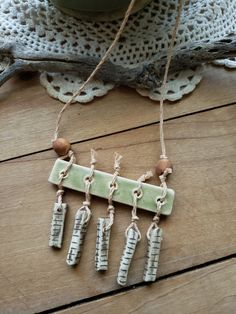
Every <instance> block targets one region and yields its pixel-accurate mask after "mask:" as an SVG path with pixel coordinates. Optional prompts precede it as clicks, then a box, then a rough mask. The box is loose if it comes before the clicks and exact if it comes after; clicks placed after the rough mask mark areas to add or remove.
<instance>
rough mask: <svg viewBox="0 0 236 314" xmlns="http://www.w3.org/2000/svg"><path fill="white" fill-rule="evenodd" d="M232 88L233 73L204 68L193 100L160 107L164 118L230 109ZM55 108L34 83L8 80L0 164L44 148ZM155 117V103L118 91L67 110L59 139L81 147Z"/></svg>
mask: <svg viewBox="0 0 236 314" xmlns="http://www.w3.org/2000/svg"><path fill="white" fill-rule="evenodd" d="M235 84H236V75H235V72H234V71H226V70H224V69H222V68H214V67H210V68H209V69H206V73H205V77H204V79H203V81H202V82H201V83H200V85H199V87H198V88H197V89H196V91H195V92H194V93H193V94H191V95H189V96H186V97H184V99H183V100H182V101H180V102H177V103H175V104H169V105H166V107H165V117H166V118H170V117H176V116H179V115H183V114H187V113H191V112H196V111H200V110H203V109H208V108H212V107H217V106H221V105H224V104H228V103H233V102H235V101H236V92H235ZM61 107H62V104H61V103H60V102H59V101H57V100H54V99H52V98H50V97H49V96H48V95H47V93H46V91H45V90H44V88H43V87H41V86H40V85H39V83H38V81H37V78H35V79H33V80H31V81H26V82H25V81H24V82H23V81H19V80H18V79H12V80H11V81H9V82H8V83H7V84H6V85H4V86H3V87H2V88H1V90H0V135H1V136H0V145H1V156H0V160H5V159H8V158H13V157H16V156H20V155H26V154H29V153H32V152H37V151H40V150H44V149H47V148H49V147H50V146H51V138H52V136H53V131H54V126H55V121H56V117H57V114H58V112H59V110H60V108H61ZM158 115H159V113H158V103H156V102H153V101H151V100H149V99H147V98H144V97H141V96H140V95H138V94H137V93H136V92H135V91H133V90H131V89H128V88H119V89H116V90H114V91H112V92H110V93H109V94H108V95H107V96H105V97H103V98H98V99H97V100H95V101H94V102H92V103H91V104H90V105H74V106H71V108H70V109H69V110H68V111H67V112H66V113H65V116H64V117H63V122H62V134H63V136H65V137H67V138H69V139H70V141H71V142H76V141H82V140H86V139H91V138H94V137H98V136H102V135H106V134H111V133H114V132H119V131H122V130H127V129H131V128H134V127H137V126H141V125H146V124H149V123H152V122H155V121H158ZM16 143H17V144H16Z"/></svg>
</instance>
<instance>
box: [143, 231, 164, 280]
mask: <svg viewBox="0 0 236 314" xmlns="http://www.w3.org/2000/svg"><path fill="white" fill-rule="evenodd" d="M161 240H162V229H161V228H159V227H155V228H153V229H151V231H150V239H149V240H148V249H147V257H146V263H145V269H144V275H143V280H144V281H155V280H156V277H157V268H158V261H159V256H160V248H161Z"/></svg>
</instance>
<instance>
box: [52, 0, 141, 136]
mask: <svg viewBox="0 0 236 314" xmlns="http://www.w3.org/2000/svg"><path fill="white" fill-rule="evenodd" d="M135 2H136V0H131V1H130V4H129V6H128V8H127V11H126V12H125V16H124V19H123V20H122V23H121V25H120V27H119V29H118V31H117V33H116V36H115V38H114V40H113V41H112V43H111V45H110V47H109V48H108V49H107V51H106V52H105V54H104V55H103V57H102V58H101V60H100V62H99V63H98V64H97V66H96V67H95V69H94V70H93V72H92V73H91V74H90V76H89V77H88V78H87V80H86V81H85V82H84V83H83V84H82V85H81V86H80V88H79V89H78V91H76V92H75V93H74V94H73V95H72V97H71V98H70V99H69V100H68V101H67V103H66V104H65V105H64V106H63V107H62V109H61V110H60V112H59V114H58V117H57V121H56V128H55V132H54V139H53V141H55V140H56V139H57V138H58V136H59V128H60V123H61V119H62V115H63V113H64V112H65V110H66V109H67V108H68V107H69V106H70V105H71V104H72V102H73V101H74V100H75V98H76V97H77V96H79V95H80V94H81V92H82V91H83V90H84V88H85V87H86V86H87V85H88V84H89V83H90V82H91V81H92V79H93V78H94V77H95V75H96V74H97V72H98V71H99V70H100V68H101V67H102V65H103V64H104V63H105V62H106V61H107V59H108V57H109V55H110V54H111V51H112V50H113V48H114V47H115V45H116V43H117V42H118V40H119V39H120V36H121V35H122V33H123V31H124V28H125V26H126V24H127V21H128V19H129V16H130V14H131V12H132V9H133V7H134V4H135Z"/></svg>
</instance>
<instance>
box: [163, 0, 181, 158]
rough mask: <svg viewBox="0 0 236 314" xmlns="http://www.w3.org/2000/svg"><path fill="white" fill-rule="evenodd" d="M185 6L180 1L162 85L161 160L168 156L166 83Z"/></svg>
mask: <svg viewBox="0 0 236 314" xmlns="http://www.w3.org/2000/svg"><path fill="white" fill-rule="evenodd" d="M183 4H184V0H179V1H178V12H177V17H176V21H175V25H174V28H173V31H172V36H171V42H170V46H169V49H168V52H167V62H166V66H165V72H164V78H163V81H162V85H161V89H160V90H161V95H160V109H159V110H160V126H159V129H160V145H161V155H160V158H161V159H167V156H166V145H165V136H164V108H163V104H164V96H165V92H166V83H167V77H168V72H169V68H170V63H171V59H172V56H173V51H174V46H175V40H176V36H177V30H178V27H179V24H180V19H181V13H182V9H183Z"/></svg>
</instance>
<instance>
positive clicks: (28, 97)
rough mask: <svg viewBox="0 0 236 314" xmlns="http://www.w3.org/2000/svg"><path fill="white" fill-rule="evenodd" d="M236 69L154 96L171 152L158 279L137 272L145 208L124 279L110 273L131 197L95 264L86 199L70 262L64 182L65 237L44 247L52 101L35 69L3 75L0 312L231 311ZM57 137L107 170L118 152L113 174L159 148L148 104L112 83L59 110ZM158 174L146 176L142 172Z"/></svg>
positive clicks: (70, 196)
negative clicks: (106, 263) (170, 205)
mask: <svg viewBox="0 0 236 314" xmlns="http://www.w3.org/2000/svg"><path fill="white" fill-rule="evenodd" d="M235 86H236V75H235V71H232V72H231V71H226V70H224V69H222V68H213V67H211V68H207V69H206V73H205V77H204V79H203V81H202V82H201V84H200V85H199V87H198V88H197V89H196V91H195V92H194V93H193V94H192V95H189V96H186V97H185V98H184V99H183V100H181V101H179V102H176V103H173V104H166V105H165V118H166V120H167V122H166V124H165V135H166V143H167V150H168V154H169V156H170V157H171V159H172V161H173V163H174V170H175V171H174V175H172V176H171V177H170V180H169V186H170V187H172V188H173V189H175V191H176V199H175V206H174V211H173V214H172V215H171V216H170V217H169V218H167V219H163V220H162V222H161V225H162V227H163V231H164V240H163V242H162V243H163V245H162V251H161V257H160V268H159V272H158V280H157V282H155V283H153V284H151V285H146V284H144V283H143V282H142V274H143V268H144V256H145V249H146V240H145V232H146V230H147V228H148V226H149V224H150V221H151V219H152V215H151V214H149V213H145V212H142V211H141V210H140V211H139V216H140V221H139V226H140V229H141V232H142V234H143V240H142V241H141V243H140V244H139V246H138V249H137V252H136V254H135V258H134V261H133V264H132V267H131V270H130V276H129V283H128V285H127V287H125V288H120V287H119V286H118V285H117V284H116V275H117V270H118V266H119V260H120V256H121V254H122V248H123V244H124V231H125V229H126V227H127V225H128V223H129V218H130V208H129V207H127V206H124V205H119V204H117V213H116V218H115V225H114V227H113V229H112V236H111V251H110V268H109V271H108V272H107V273H106V274H98V273H96V272H95V270H94V252H95V238H96V221H97V218H98V217H99V216H101V215H104V214H105V213H106V206H107V204H106V202H105V201H104V200H101V199H98V198H94V199H93V204H92V210H93V216H92V220H91V222H90V225H89V229H88V233H87V236H86V241H85V246H84V251H83V255H82V258H81V262H80V265H79V266H78V267H76V268H69V267H68V266H67V265H66V263H65V258H66V253H67V250H68V245H69V241H70V237H71V230H72V226H73V219H74V215H75V211H76V209H78V207H80V205H81V202H82V200H83V195H82V194H79V193H76V192H71V191H68V192H67V193H66V196H65V199H66V202H68V203H69V205H70V209H69V212H68V216H67V223H66V230H65V238H64V245H63V248H62V250H60V251H56V250H52V249H50V248H49V247H48V234H49V227H50V221H51V211H52V206H53V203H54V199H55V191H56V189H55V187H54V186H52V185H50V184H49V183H48V182H47V179H48V175H49V173H50V170H51V168H52V165H53V163H54V161H55V158H56V156H55V153H54V152H53V151H52V149H51V147H50V146H51V144H50V139H51V137H52V134H53V129H54V123H55V119H56V116H57V114H58V111H59V109H60V108H61V107H62V104H61V103H60V102H59V101H56V100H53V99H51V98H50V97H49V96H48V95H47V93H46V91H45V90H44V89H43V87H41V86H40V85H39V83H38V78H37V77H36V78H34V79H31V80H30V81H23V80H21V79H19V78H15V79H12V80H11V81H9V82H8V83H7V84H5V85H4V86H3V87H2V88H1V90H0V120H1V121H0V134H1V164H0V180H1V182H0V186H1V190H0V200H1V220H0V221H1V229H0V235H1V236H0V239H1V244H0V245H1V250H0V254H1V256H0V270H1V273H0V276H1V277H0V279H1V280H0V313H4V314H5V313H16V314H20V313H55V312H56V313H66V314H69V313H70V314H72V313H75V314H76V313H96V314H98V313H124V314H125V313H141V314H144V313H148V314H149V313H165V314H169V313H171V314H172V313H175V314H187V313H188V314H190V313H198V314H203V313H204V314H213V313H214V314H233V313H236V265H235V257H236V255H235V252H236V211H235V210H236V205H235V204H236V175H235V173H236V136H235V135H236V106H235V102H236V89H235ZM62 132H63V136H65V137H67V138H69V139H71V141H72V142H73V149H74V150H75V152H76V155H77V159H78V162H79V163H80V164H81V165H85V166H88V165H89V159H90V153H89V151H90V148H91V147H92V148H94V149H96V150H97V152H98V164H97V168H99V169H101V170H103V171H107V172H112V167H113V155H114V152H115V151H118V152H119V153H120V154H122V155H123V156H124V158H123V161H122V171H121V172H122V175H123V176H125V177H129V178H131V179H137V178H138V177H139V176H140V175H141V174H143V173H144V172H145V171H146V170H149V169H151V170H154V168H155V163H156V161H157V160H158V156H159V153H160V151H159V140H158V136H159V135H158V103H155V102H152V101H150V100H148V99H146V98H143V97H141V96H139V95H137V94H136V93H135V92H134V91H132V90H130V89H126V88H119V89H117V90H115V91H112V92H110V93H109V95H107V96H105V97H103V98H100V99H97V100H96V101H94V102H93V103H91V104H87V105H78V104H76V105H73V106H71V108H70V109H69V110H68V111H67V112H66V113H65V116H64V117H63V126H62ZM150 182H151V183H153V184H156V183H157V179H155V178H154V179H152V180H151V181H150Z"/></svg>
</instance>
